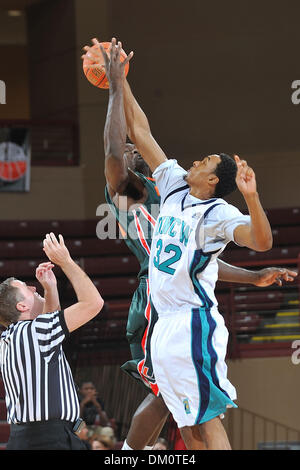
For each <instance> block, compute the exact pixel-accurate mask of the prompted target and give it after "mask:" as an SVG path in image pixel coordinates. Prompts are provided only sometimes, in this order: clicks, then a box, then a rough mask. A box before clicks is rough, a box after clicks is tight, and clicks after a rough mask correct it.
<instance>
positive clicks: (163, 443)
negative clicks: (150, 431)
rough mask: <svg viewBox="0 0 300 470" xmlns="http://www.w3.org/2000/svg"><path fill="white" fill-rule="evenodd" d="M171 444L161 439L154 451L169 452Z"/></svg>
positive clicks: (158, 440)
mask: <svg viewBox="0 0 300 470" xmlns="http://www.w3.org/2000/svg"><path fill="white" fill-rule="evenodd" d="M168 447H169V444H168V442H167V440H166V439H164V438H163V437H159V438H158V439H157V441H156V443H155V444H154V446H153V449H152V450H168Z"/></svg>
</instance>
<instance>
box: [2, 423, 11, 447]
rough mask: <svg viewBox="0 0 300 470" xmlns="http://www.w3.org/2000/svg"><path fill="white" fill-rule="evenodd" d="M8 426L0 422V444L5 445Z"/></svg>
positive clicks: (7, 436) (8, 432) (8, 430)
mask: <svg viewBox="0 0 300 470" xmlns="http://www.w3.org/2000/svg"><path fill="white" fill-rule="evenodd" d="M9 434H10V425H9V424H8V423H5V422H3V421H2V422H0V442H1V443H5V442H7V441H8V439H9Z"/></svg>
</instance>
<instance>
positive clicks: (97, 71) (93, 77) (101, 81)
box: [83, 42, 129, 88]
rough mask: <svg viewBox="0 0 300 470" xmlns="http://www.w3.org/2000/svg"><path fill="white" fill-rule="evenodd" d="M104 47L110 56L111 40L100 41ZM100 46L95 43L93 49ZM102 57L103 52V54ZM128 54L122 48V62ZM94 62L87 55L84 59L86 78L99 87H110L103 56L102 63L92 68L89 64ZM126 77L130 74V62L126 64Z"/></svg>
mask: <svg viewBox="0 0 300 470" xmlns="http://www.w3.org/2000/svg"><path fill="white" fill-rule="evenodd" d="M100 44H101V45H102V46H103V47H104V49H105V50H106V52H107V54H108V56H109V49H110V46H111V43H110V42H101V43H100ZM97 48H99V46H97V44H94V45H93V46H92V47H91V49H97ZM101 57H102V54H101ZM126 57H127V54H126V52H125V51H124V50H123V49H121V54H120V60H121V62H124V60H125V59H126ZM91 64H93V60H90V59H88V58H87V57H85V58H84V60H83V71H84V73H85V76H86V78H87V79H88V81H89V82H91V84H92V85H94V86H96V87H98V88H109V82H108V80H107V78H106V74H105V67H104V64H105V62H104V58H103V57H102V63H101V65H100V66H99V67H95V68H90V67H89V65H91ZM124 71H125V77H126V75H127V74H128V71H129V62H127V64H126V65H125V69H124Z"/></svg>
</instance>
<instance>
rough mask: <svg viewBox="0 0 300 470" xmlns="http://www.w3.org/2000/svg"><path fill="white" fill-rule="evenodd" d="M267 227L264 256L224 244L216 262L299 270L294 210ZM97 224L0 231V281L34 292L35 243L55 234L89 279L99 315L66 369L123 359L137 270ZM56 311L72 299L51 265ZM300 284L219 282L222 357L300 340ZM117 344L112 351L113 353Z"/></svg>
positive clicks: (2, 437) (15, 225) (274, 213)
mask: <svg viewBox="0 0 300 470" xmlns="http://www.w3.org/2000/svg"><path fill="white" fill-rule="evenodd" d="M266 212H267V215H268V217H269V220H270V222H271V225H272V230H273V237H274V245H273V249H272V250H270V251H268V252H263V253H261V252H255V251H253V250H249V249H246V248H240V247H237V246H236V245H234V244H232V243H231V244H230V245H228V247H227V249H226V250H225V251H224V253H223V254H222V256H221V258H222V259H223V260H224V261H226V262H228V263H231V264H235V265H240V266H243V267H250V268H253V269H259V268H261V267H267V266H269V265H274V263H275V265H277V266H278V265H282V266H287V267H293V268H297V267H298V262H297V259H298V256H299V254H300V209H299V208H287V209H272V210H268V211H266ZM97 222H98V221H97V220H85V221H80V220H78V221H77V220H75V221H55V220H53V221H4V222H2V224H1V226H0V281H2V280H3V279H5V278H7V277H9V276H14V277H18V278H20V279H24V280H26V282H27V283H29V284H30V285H35V286H36V287H37V289H38V290H39V291H40V290H41V289H40V286H39V283H38V282H37V280H36V279H35V268H36V266H37V265H38V263H39V262H42V261H45V260H46V257H45V255H44V253H43V251H42V238H43V236H44V235H45V234H46V233H49V232H50V231H53V232H54V233H55V234H58V233H62V234H63V236H64V239H65V242H66V245H67V246H68V248H69V250H70V253H71V254H72V256H73V257H74V259H75V260H76V262H77V263H78V264H79V265H80V266H82V268H83V269H84V270H85V271H86V272H87V273H88V274H89V275H90V276H91V278H92V279H93V282H94V283H95V285H96V286H97V287H98V289H99V291H100V292H101V294H102V296H103V298H104V300H105V305H104V308H103V310H102V311H101V313H100V315H99V316H97V317H96V318H95V319H93V320H92V321H91V322H89V323H88V324H87V325H84V326H83V327H82V328H80V329H79V330H77V331H76V332H74V334H73V335H71V338H72V337H73V339H72V341H70V346H69V347H70V351H69V352H70V354H71V357H72V358H73V359H74V362H73V366H74V365H75V366H76V364H77V363H78V361H80V358H81V357H83V358H87V359H85V360H88V361H89V360H95V361H99V363H102V364H105V363H106V364H109V363H110V364H112V363H122V362H125V361H126V360H128V359H129V348H128V344H127V341H126V336H125V335H126V323H127V316H128V309H129V306H130V302H131V297H132V294H133V293H134V291H135V289H136V288H137V285H138V280H137V273H138V271H139V264H138V262H137V260H136V258H135V257H134V256H133V254H132V253H131V252H130V251H129V249H128V248H127V246H126V244H125V243H124V241H123V240H121V239H119V238H118V239H117V240H109V239H105V240H99V239H98V238H97V236H96V226H97ZM55 273H56V275H57V277H58V278H59V291H60V298H61V304H62V307H65V306H68V305H70V304H71V303H72V302H74V301H75V295H74V291H73V288H72V286H71V285H70V283H69V282H68V280H67V279H66V278H65V276H64V274H63V273H62V271H61V270H60V269H59V268H58V267H56V268H55ZM299 287H300V284H299V281H298V280H297V281H295V282H293V283H290V284H285V285H283V286H282V287H277V286H274V285H273V286H271V287H268V288H259V287H255V286H246V285H237V284H235V285H233V284H232V285H230V284H227V283H224V282H218V283H217V288H216V295H217V298H218V302H219V310H220V312H221V313H222V314H223V315H224V318H225V322H226V324H227V326H228V329H229V331H230V343H229V349H228V352H229V356H231V357H243V356H251V357H253V356H255V355H256V356H264V355H272V354H273V353H274V352H275V353H274V354H277V353H278V354H285V351H286V349H284V345H285V348H288V352H289V353H290V343H291V341H292V340H293V339H298V338H299V339H300V323H299V292H300V289H299ZM116 346H117V347H116ZM3 398H4V390H3V383H2V381H0V449H3V448H5V443H6V442H7V439H8V436H9V426H8V424H7V423H6V408H5V402H4V399H3Z"/></svg>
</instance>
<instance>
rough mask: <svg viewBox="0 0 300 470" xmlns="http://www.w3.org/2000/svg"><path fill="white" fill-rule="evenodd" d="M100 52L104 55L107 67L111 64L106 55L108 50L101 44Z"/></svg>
mask: <svg viewBox="0 0 300 470" xmlns="http://www.w3.org/2000/svg"><path fill="white" fill-rule="evenodd" d="M100 50H101V52H102V55H103V59H104V62H105V66H106V67H107V65H108V64H109V58H108V55H107V53H106V50H105V49H104V47H103V46H102V44H100Z"/></svg>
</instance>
